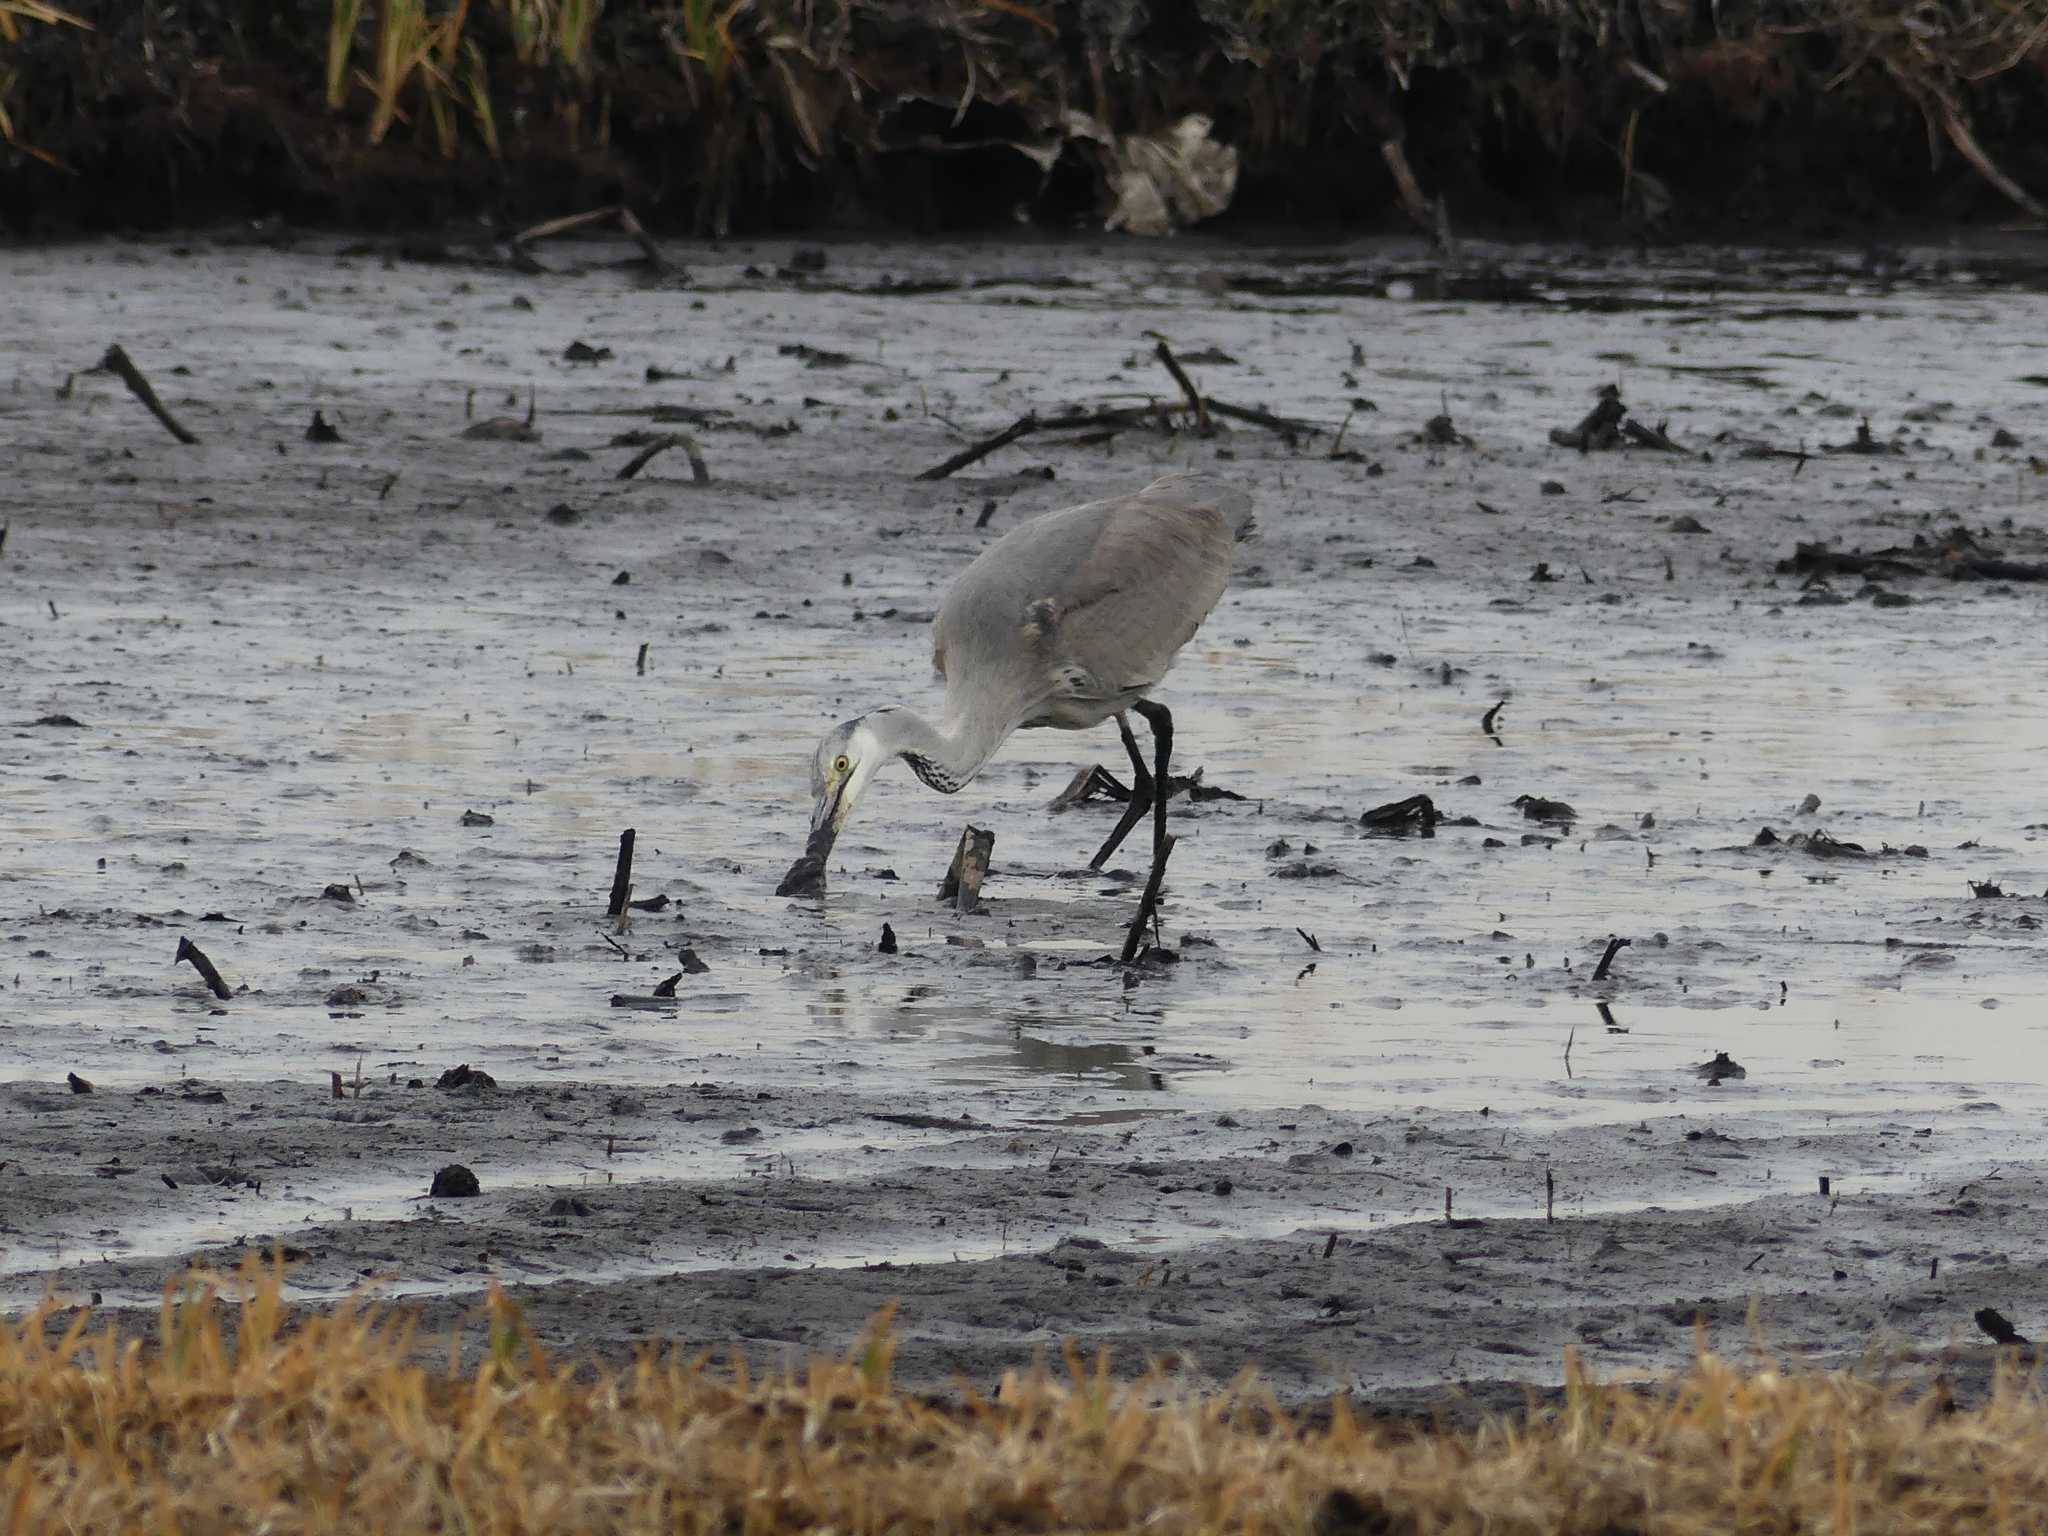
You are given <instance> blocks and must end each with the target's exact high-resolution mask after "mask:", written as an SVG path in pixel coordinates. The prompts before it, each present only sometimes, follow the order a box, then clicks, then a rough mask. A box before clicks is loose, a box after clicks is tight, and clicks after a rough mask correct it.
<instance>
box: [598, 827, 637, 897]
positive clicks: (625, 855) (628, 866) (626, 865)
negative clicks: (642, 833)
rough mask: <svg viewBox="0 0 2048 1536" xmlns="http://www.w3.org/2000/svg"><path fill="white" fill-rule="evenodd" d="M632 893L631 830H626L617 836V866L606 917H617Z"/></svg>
mask: <svg viewBox="0 0 2048 1536" xmlns="http://www.w3.org/2000/svg"><path fill="white" fill-rule="evenodd" d="M632 893H633V829H632V828H631V827H628V828H626V830H625V831H623V832H621V833H620V834H619V864H618V868H617V869H616V870H615V871H614V872H613V874H612V899H611V902H610V904H609V905H608V906H606V908H605V909H604V910H605V915H606V916H607V917H617V916H618V915H619V914H620V913H621V912H624V911H625V910H626V898H627V897H629V896H631V895H632Z"/></svg>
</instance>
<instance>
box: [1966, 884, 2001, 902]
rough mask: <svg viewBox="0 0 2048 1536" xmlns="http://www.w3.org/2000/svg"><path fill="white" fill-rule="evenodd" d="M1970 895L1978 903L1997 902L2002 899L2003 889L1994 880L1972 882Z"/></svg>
mask: <svg viewBox="0 0 2048 1536" xmlns="http://www.w3.org/2000/svg"><path fill="white" fill-rule="evenodd" d="M1970 894H1971V895H1972V896H1974V897H1976V898H1977V900H1979V901H1997V900H2000V899H2002V898H2003V897H2004V895H2005V887H2003V886H2001V885H2000V884H1998V882H1997V881H1995V880H1984V881H1977V880H1972V881H1971V882H1970Z"/></svg>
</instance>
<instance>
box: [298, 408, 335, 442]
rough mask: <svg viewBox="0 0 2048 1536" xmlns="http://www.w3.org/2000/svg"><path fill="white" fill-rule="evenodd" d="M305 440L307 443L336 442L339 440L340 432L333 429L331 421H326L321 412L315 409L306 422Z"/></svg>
mask: <svg viewBox="0 0 2048 1536" xmlns="http://www.w3.org/2000/svg"><path fill="white" fill-rule="evenodd" d="M306 441H307V442H309V443H338V442H340V441H341V434H340V433H339V432H337V431H335V430H334V425H333V423H331V422H330V421H328V419H327V417H326V415H325V414H324V413H323V412H321V411H318V410H316V411H314V412H313V419H312V420H311V421H310V422H308V423H307V424H306Z"/></svg>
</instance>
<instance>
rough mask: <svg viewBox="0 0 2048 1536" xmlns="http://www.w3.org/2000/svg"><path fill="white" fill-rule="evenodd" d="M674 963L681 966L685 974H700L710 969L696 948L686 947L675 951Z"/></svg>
mask: <svg viewBox="0 0 2048 1536" xmlns="http://www.w3.org/2000/svg"><path fill="white" fill-rule="evenodd" d="M676 963H677V964H678V965H680V966H681V967H682V968H683V974H684V975H685V976H702V975H704V974H705V972H707V971H709V970H710V969H711V967H710V966H708V965H706V964H705V963H704V959H703V957H702V956H701V955H699V954H698V953H697V951H696V950H694V949H690V948H688V947H685V948H683V949H679V950H677V951H676Z"/></svg>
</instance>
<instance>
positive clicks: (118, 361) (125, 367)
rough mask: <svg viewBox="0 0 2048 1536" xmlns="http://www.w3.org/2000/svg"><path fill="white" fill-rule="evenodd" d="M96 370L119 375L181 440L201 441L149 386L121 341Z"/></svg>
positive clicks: (133, 393)
mask: <svg viewBox="0 0 2048 1536" xmlns="http://www.w3.org/2000/svg"><path fill="white" fill-rule="evenodd" d="M95 371H96V372H99V373H112V374H116V375H118V376H119V377H120V380H121V382H122V383H123V384H126V385H127V386H128V391H129V393H130V394H132V395H134V396H135V398H136V399H138V400H140V401H141V402H142V403H143V404H144V405H145V406H147V407H149V413H150V415H152V416H154V417H155V418H156V419H157V420H158V421H160V422H162V423H163V426H164V430H165V431H167V432H169V433H170V434H171V436H173V437H175V438H176V439H177V440H178V441H179V442H181V443H185V444H187V445H190V444H193V443H196V442H198V441H199V439H198V438H197V437H195V436H193V435H192V434H191V433H190V432H188V431H186V430H185V427H184V425H183V424H182V423H181V422H180V421H179V420H178V418H177V417H175V416H173V415H172V414H171V413H170V411H169V409H168V408H166V407H165V405H164V403H163V401H161V400H159V399H157V397H156V391H155V390H153V389H151V388H150V387H149V380H148V379H146V378H144V377H143V376H142V370H141V369H140V368H137V367H136V366H135V364H134V363H133V362H132V361H131V360H130V359H129V356H128V354H127V352H126V351H125V350H124V349H123V348H122V347H121V345H120V343H118V342H116V343H115V344H114V345H113V346H111V347H108V348H107V353H106V356H104V357H102V358H101V359H100V360H99V364H98V366H97V368H96V369H95Z"/></svg>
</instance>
